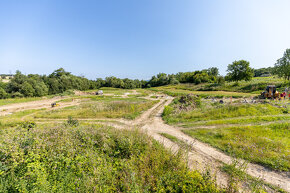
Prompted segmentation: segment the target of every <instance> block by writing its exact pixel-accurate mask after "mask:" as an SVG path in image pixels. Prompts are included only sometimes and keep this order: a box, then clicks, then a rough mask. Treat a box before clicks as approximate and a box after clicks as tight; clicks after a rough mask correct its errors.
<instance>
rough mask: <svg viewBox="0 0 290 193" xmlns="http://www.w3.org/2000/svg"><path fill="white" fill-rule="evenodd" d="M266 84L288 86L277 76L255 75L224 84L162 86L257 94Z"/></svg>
mask: <svg viewBox="0 0 290 193" xmlns="http://www.w3.org/2000/svg"><path fill="white" fill-rule="evenodd" d="M267 85H276V86H277V88H278V90H279V91H284V89H285V87H288V86H290V83H289V82H288V81H285V80H284V79H281V78H278V77H273V76H271V77H255V78H253V79H252V80H251V81H239V82H225V83H224V84H216V83H204V84H198V85H196V84H179V85H171V86H168V87H164V88H172V89H182V90H189V91H228V92H243V93H254V94H259V93H260V92H262V91H264V90H265V88H266V86H267Z"/></svg>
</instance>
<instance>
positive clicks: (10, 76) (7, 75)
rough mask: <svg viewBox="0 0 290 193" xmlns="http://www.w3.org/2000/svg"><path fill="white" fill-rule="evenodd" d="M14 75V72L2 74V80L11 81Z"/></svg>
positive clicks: (0, 78) (0, 75)
mask: <svg viewBox="0 0 290 193" xmlns="http://www.w3.org/2000/svg"><path fill="white" fill-rule="evenodd" d="M13 77H14V75H13V74H0V81H2V82H9V81H10V79H12V78H13Z"/></svg>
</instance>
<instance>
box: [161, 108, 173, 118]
mask: <svg viewBox="0 0 290 193" xmlns="http://www.w3.org/2000/svg"><path fill="white" fill-rule="evenodd" d="M172 112H173V107H171V106H165V107H164V110H163V113H162V116H168V115H170V114H171V113H172Z"/></svg>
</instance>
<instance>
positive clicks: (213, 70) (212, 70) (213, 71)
mask: <svg viewBox="0 0 290 193" xmlns="http://www.w3.org/2000/svg"><path fill="white" fill-rule="evenodd" d="M207 73H208V75H210V76H216V77H217V76H218V75H219V69H218V68H217V67H211V68H209V69H207Z"/></svg>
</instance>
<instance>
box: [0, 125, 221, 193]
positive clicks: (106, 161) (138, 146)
mask: <svg viewBox="0 0 290 193" xmlns="http://www.w3.org/2000/svg"><path fill="white" fill-rule="evenodd" d="M0 141H1V143H0V144H1V150H0V163H1V165H0V191H1V192H136V191H137V192H172V191H175V192H181V191H182V192H220V190H218V189H217V188H216V186H215V185H214V183H213V182H212V181H211V180H209V178H208V177H207V176H202V175H201V174H200V173H198V172H196V171H189V170H188V168H187V166H186V164H185V162H184V161H182V155H181V154H177V155H173V154H172V153H170V151H169V150H166V149H164V147H163V146H162V145H160V144H159V143H157V142H155V141H154V140H152V139H151V138H150V137H148V136H146V135H144V134H143V133H140V132H138V131H137V130H135V131H127V130H124V131H116V130H114V129H112V128H106V127H104V126H100V125H86V126H79V127H76V128H75V127H70V126H63V125H58V126H37V127H34V128H32V129H30V130H28V129H27V128H23V127H16V128H9V129H2V130H1V138H0Z"/></svg>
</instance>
